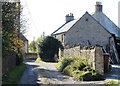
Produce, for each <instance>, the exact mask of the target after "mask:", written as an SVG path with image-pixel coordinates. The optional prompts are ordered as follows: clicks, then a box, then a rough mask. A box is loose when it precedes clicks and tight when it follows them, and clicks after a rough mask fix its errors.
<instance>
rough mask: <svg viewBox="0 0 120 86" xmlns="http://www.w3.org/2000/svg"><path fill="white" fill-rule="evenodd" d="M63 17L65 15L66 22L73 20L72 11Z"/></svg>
mask: <svg viewBox="0 0 120 86" xmlns="http://www.w3.org/2000/svg"><path fill="white" fill-rule="evenodd" d="M65 17H66V23H68V22H70V21H72V20H74V16H73V14H72V13H70V14H67V15H66V16H65Z"/></svg>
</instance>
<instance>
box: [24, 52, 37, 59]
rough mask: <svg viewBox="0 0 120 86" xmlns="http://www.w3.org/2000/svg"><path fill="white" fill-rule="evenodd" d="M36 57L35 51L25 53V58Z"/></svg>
mask: <svg viewBox="0 0 120 86" xmlns="http://www.w3.org/2000/svg"><path fill="white" fill-rule="evenodd" d="M30 58H35V59H36V58H37V53H25V59H30Z"/></svg>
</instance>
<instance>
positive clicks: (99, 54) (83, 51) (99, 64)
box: [62, 45, 104, 74]
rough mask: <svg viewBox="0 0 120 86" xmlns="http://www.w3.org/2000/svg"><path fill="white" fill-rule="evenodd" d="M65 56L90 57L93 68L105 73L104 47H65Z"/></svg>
mask: <svg viewBox="0 0 120 86" xmlns="http://www.w3.org/2000/svg"><path fill="white" fill-rule="evenodd" d="M62 53H63V55H62V56H64V57H72V56H80V57H85V58H88V60H89V62H90V64H92V66H93V68H94V69H95V70H97V71H98V72H99V73H100V74H104V59H103V51H102V47H99V46H91V47H81V46H80V45H79V46H73V47H65V49H64V51H62Z"/></svg>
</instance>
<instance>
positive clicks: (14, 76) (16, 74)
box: [2, 63, 26, 86]
mask: <svg viewBox="0 0 120 86" xmlns="http://www.w3.org/2000/svg"><path fill="white" fill-rule="evenodd" d="M25 69H26V64H24V63H21V64H20V65H19V66H15V67H14V68H13V69H11V70H10V71H8V72H7V73H6V74H4V75H3V76H2V86H8V85H9V86H13V84H14V85H15V84H17V83H18V82H19V80H20V78H21V75H22V73H23V72H24V70H25Z"/></svg>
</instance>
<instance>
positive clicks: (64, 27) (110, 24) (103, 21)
mask: <svg viewBox="0 0 120 86" xmlns="http://www.w3.org/2000/svg"><path fill="white" fill-rule="evenodd" d="M86 13H88V12H86ZM99 13H100V15H99V16H101V17H99V18H97V17H98V16H96V15H98V14H96V13H95V14H93V15H90V14H89V13H88V14H89V15H90V16H91V17H92V18H93V19H95V20H96V21H97V22H98V23H99V24H100V25H101V26H103V27H104V28H105V30H106V31H108V32H109V33H111V34H115V35H116V36H118V34H116V33H118V29H119V27H117V26H116V25H115V24H114V23H113V22H112V21H111V20H110V19H109V18H108V17H107V16H106V15H105V14H104V13H103V12H99ZM84 15H85V14H84ZM82 17H83V16H82ZM80 19H81V18H77V19H74V20H73V21H70V22H68V23H65V24H63V25H62V26H61V27H60V28H58V29H57V30H56V31H54V32H53V33H52V35H56V34H60V33H65V32H67V31H68V30H69V29H70V28H71V27H72V26H73V25H74V24H75V23H76V22H77V21H78V20H80ZM112 28H114V29H112Z"/></svg>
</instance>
